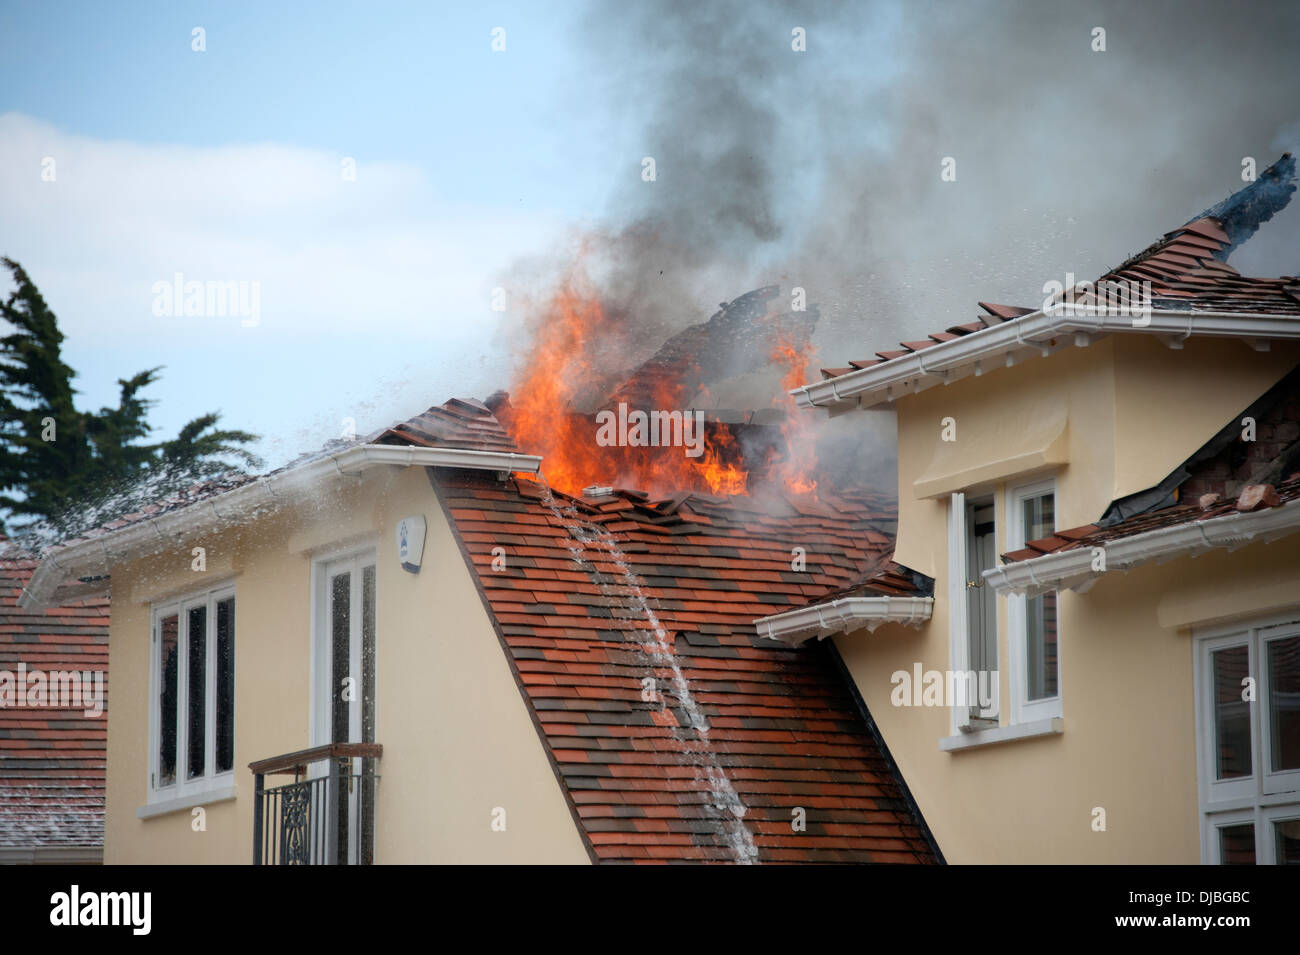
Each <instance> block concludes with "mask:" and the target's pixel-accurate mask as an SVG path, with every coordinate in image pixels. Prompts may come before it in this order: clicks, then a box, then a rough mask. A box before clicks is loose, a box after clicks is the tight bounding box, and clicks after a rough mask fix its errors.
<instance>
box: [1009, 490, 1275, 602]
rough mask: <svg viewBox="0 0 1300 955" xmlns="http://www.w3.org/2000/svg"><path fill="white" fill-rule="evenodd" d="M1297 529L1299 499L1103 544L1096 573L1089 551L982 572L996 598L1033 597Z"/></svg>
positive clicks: (1082, 587)
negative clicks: (1149, 565) (1152, 563)
mask: <svg viewBox="0 0 1300 955" xmlns="http://www.w3.org/2000/svg"><path fill="white" fill-rule="evenodd" d="M1297 530H1300V498H1296V499H1294V500H1291V501H1288V502H1287V503H1286V504H1283V505H1280V506H1279V507H1271V508H1268V509H1267V510H1262V511H1252V512H1248V513H1239V514H1225V515H1223V516H1222V517H1212V518H1209V519H1207V520H1203V521H1191V522H1188V523H1186V524H1176V525H1174V526H1173V527H1160V528H1156V529H1155V530H1151V531H1147V532H1145V533H1142V534H1133V535H1132V536H1130V537H1121V538H1118V539H1116V540H1113V541H1107V542H1104V543H1103V544H1102V545H1100V546H1101V548H1102V550H1103V551H1104V562H1103V563H1102V564H1101V566H1102V567H1103V568H1104V569H1101V570H1098V569H1096V565H1097V560H1096V557H1097V555H1096V554H1095V552H1094V551H1095V548H1092V547H1076V548H1073V549H1071V550H1066V551H1060V552H1059V553H1055V554H1044V555H1043V556H1042V557H1033V558H1030V559H1029V560H1021V561H1016V562H1015V563H1011V564H1003V565H1002V566H1000V567H995V568H993V569H992V570H987V571H985V572H984V575H983V576H984V579H985V581H987V582H988V583H989V585H990V586H992V587H993V589H994V590H995V591H996V592H997V593H999V594H1024V595H1026V596H1030V597H1032V596H1035V595H1036V594H1041V593H1045V592H1047V591H1049V590H1074V591H1077V592H1079V593H1083V592H1085V591H1087V590H1088V589H1089V588H1090V587H1091V586H1092V585H1093V584H1094V583H1096V582H1097V580H1099V579H1100V578H1101V577H1102V576H1104V575H1105V574H1106V573H1107V572H1109V571H1111V570H1124V571H1127V570H1131V569H1132V568H1134V567H1137V566H1139V565H1141V564H1146V563H1149V562H1150V561H1153V560H1156V561H1160V560H1169V559H1172V558H1175V557H1182V556H1185V555H1188V554H1197V553H1203V552H1205V551H1208V550H1214V549H1217V548H1227V549H1229V550H1233V549H1236V548H1237V547H1242V546H1244V545H1246V544H1249V543H1253V542H1255V541H1265V542H1267V541H1273V540H1277V539H1278V538H1280V537H1285V536H1286V535H1288V534H1293V533H1295V532H1296V531H1297Z"/></svg>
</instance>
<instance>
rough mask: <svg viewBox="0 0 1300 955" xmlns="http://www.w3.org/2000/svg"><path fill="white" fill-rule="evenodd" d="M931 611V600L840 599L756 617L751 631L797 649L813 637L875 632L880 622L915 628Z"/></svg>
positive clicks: (917, 598)
mask: <svg viewBox="0 0 1300 955" xmlns="http://www.w3.org/2000/svg"><path fill="white" fill-rule="evenodd" d="M933 610H934V598H933V597H885V596H881V597H841V598H840V599H838V600H831V601H828V602H826V603H819V604H810V605H808V606H807V607H800V608H798V609H797V610H787V611H786V612H785V613H778V614H772V615H771V616H767V617H760V618H758V619H757V620H755V621H754V628H755V629H756V630H757V631H758V634H759V636H761V637H766V638H768V639H770V640H779V641H781V642H782V643H786V644H789V645H790V646H798V645H799V644H801V643H803V642H805V641H806V640H808V639H809V638H811V637H814V636H815V637H817V638H818V639H824V638H826V637H828V636H830V635H831V634H835V633H846V632H848V631H850V630H860V629H863V628H865V629H867V630H868V631H871V632H875V630H876V628H877V627H879V626H880V625H881V624H882V623H902V624H905V625H908V626H913V627H919V626H920V625H921V624H923V623H924V622H925V621H927V620H929V619H930V614H931V613H932V612H933Z"/></svg>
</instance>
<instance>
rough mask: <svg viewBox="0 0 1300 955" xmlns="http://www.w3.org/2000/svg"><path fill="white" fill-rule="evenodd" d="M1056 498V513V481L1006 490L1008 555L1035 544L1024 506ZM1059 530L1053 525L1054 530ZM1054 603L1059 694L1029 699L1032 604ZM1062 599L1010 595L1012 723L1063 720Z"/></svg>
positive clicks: (1052, 594) (1053, 595)
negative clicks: (1031, 542)
mask: <svg viewBox="0 0 1300 955" xmlns="http://www.w3.org/2000/svg"><path fill="white" fill-rule="evenodd" d="M1049 494H1050V495H1051V496H1052V504H1053V512H1055V509H1056V507H1057V506H1058V505H1059V502H1058V500H1057V496H1056V479H1055V478H1045V479H1044V478H1039V479H1036V480H1034V481H1031V482H1028V483H1023V484H1014V485H1008V486H1007V489H1006V515H1007V538H1006V540H1007V552H1011V551H1016V550H1020V549H1021V548H1023V547H1024V546H1025V541H1026V540H1027V539H1028V540H1033V539H1034V538H1033V537H1030V536H1029V535H1028V533H1027V529H1026V527H1025V521H1024V504H1025V502H1026V501H1029V500H1032V499H1033V498H1036V497H1043V496H1046V495H1049ZM1055 528H1056V525H1055V522H1053V525H1052V530H1053V531H1054V530H1055ZM1044 599H1050V600H1051V601H1052V602H1053V604H1052V605H1053V611H1052V618H1053V627H1054V628H1055V630H1054V634H1053V636H1054V640H1055V647H1056V658H1055V669H1056V673H1055V678H1056V687H1055V690H1056V692H1055V694H1053V695H1052V696H1047V697H1042V698H1039V699H1030V695H1029V661H1028V656H1029V652H1028V647H1027V641H1028V637H1029V605H1030V601H1031V600H1044ZM1057 599H1058V595H1057V594H1056V592H1055V591H1049V592H1048V593H1047V594H1043V595H1041V596H1039V597H1034V598H1026V597H1025V596H1023V595H1019V594H1008V595H1007V656H1008V663H1009V666H1010V671H1011V672H1010V675H1009V676H1010V679H1009V683H1010V690H1011V714H1010V716H1011V722H1012V723H1013V724H1019V723H1038V722H1042V721H1044V720H1053V719H1058V718H1060V717H1061V716H1062V715H1063V714H1062V710H1061V693H1062V689H1061V683H1062V677H1063V674H1062V672H1061V671H1062V669H1063V668H1062V666H1061V643H1060V630H1059V621H1060V613H1059V609H1058V608H1057V607H1056V604H1055V601H1056V600H1057Z"/></svg>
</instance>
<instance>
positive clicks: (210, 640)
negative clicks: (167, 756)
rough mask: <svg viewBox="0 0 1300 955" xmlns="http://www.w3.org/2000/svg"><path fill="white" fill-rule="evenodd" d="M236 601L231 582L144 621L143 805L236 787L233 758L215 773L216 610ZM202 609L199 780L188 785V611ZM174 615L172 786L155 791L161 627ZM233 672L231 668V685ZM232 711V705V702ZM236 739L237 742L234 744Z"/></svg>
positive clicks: (177, 601) (154, 611)
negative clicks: (146, 646) (145, 740)
mask: <svg viewBox="0 0 1300 955" xmlns="http://www.w3.org/2000/svg"><path fill="white" fill-rule="evenodd" d="M234 596H235V585H234V583H233V582H229V583H225V584H220V585H218V586H216V587H209V588H205V589H204V590H199V591H193V592H190V593H188V594H185V595H183V596H180V597H173V598H171V599H169V600H166V601H160V602H159V603H155V604H153V605H152V607H151V609H150V620H149V633H150V638H149V760H148V770H147V776H148V778H147V779H146V780H145V783H146V786H145V792H146V793H147V805H154V804H158V803H164V802H172V801H175V800H184V799H186V798H188V797H192V796H200V795H206V794H213V793H226V792H229V791H230V790H231V789H232V787H233V786H234V784H235V771H236V767H237V766H238V765H239V763H238V759H237V758H236V759H235V760H234V761H233V762H232V764H231V767H230V769H228V770H226V771H224V772H220V773H218V772H216V771H215V770H216V759H217V746H216V739H217V720H216V712H217V710H216V703H217V610H216V607H217V604H218V603H220V602H222V601H224V600H227V599H230V598H233V597H234ZM198 606H204V607H206V608H207V612H206V615H205V628H206V630H207V633H206V634H205V642H204V650H205V657H206V659H205V662H204V672H205V673H206V674H207V685H206V687H205V688H204V692H205V698H204V708H203V713H204V722H205V726H204V734H205V738H204V772H203V775H202V776H198V777H195V778H194V779H188V778H186V777H187V770H188V764H189V719H188V704H189V652H188V650H189V621H188V611H189V610H190V609H192V608H194V607H198ZM172 615H175V616H176V618H177V620H176V624H177V628H176V639H177V658H176V780H175V782H173V783H170V784H168V785H166V786H160V785H158V781H159V780H160V779H161V778H162V773H161V771H160V764H159V758H160V755H161V754H160V753H159V748H160V743H161V741H162V709H161V707H162V698H161V692H162V678H161V677H162V673H161V668H162V627H161V623H162V620H163V619H164V618H165V617H170V616H172ZM238 657H239V602H238V600H236V601H235V658H236V660H238ZM237 681H238V668H237V666H236V682H237ZM231 705H232V706H233V705H234V701H233V700H232V701H231ZM237 739H238V736H236V740H237Z"/></svg>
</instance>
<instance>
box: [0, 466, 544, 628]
mask: <svg viewBox="0 0 1300 955" xmlns="http://www.w3.org/2000/svg"><path fill="white" fill-rule="evenodd" d="M541 464H542V459H541V458H540V457H538V456H537V455H532V454H516V453H514V452H509V451H470V450H465V449H461V448H421V447H414V446H410V445H390V444H359V445H355V446H353V447H350V448H345V449H344V450H342V451H336V452H334V453H333V454H328V455H325V456H324V457H321V458H316V459H315V460H312V461H308V462H306V463H305V464H302V465H299V466H298V467H294V468H289V469H287V470H284V471H279V472H276V473H274V474H268V475H266V476H265V477H260V478H257V479H256V480H254V481H250V482H248V483H247V484H241V485H240V486H239V487H236V488H232V489H230V490H229V491H225V492H223V493H221V494H216V495H213V496H212V497H209V498H203V499H201V500H198V501H195V502H194V503H193V504H189V505H186V506H184V507H179V508H177V509H176V510H174V511H168V512H167V513H165V514H160V515H159V516H158V517H153V518H147V519H145V520H142V521H137V522H135V523H132V524H128V525H127V526H126V527H122V528H119V529H118V530H115V531H110V532H109V533H107V534H101V535H99V536H97V537H92V538H90V539H88V540H84V541H78V542H75V543H72V544H67V545H63V546H58V547H55V548H52V549H51V551H50V552H49V553H48V554H46V555H44V556H42V558H41V562H40V564H38V565H37V567H36V570H35V572H34V573H33V574H32V578H31V580H30V581H29V582H28V584H27V587H26V588H25V589H24V590H23V593H22V595H21V596H20V597H19V598H18V605H19V606H20V607H23V608H25V609H27V608H32V609H39V608H43V607H46V606H49V605H50V604H51V603H52V602H53V601H54V600H55V591H56V590H58V589H59V587H61V586H63V585H65V584H69V583H72V582H74V581H76V580H78V579H79V578H82V577H107V575H108V574H109V572H110V568H111V567H112V564H113V563H114V562H115V561H121V560H123V559H125V558H134V557H143V556H147V555H148V554H151V553H156V552H158V551H160V550H164V549H166V548H168V547H172V546H174V545H175V544H176V543H177V542H178V540H179V539H180V537H181V535H183V534H186V533H204V532H206V531H209V530H211V529H214V528H218V527H226V526H230V525H231V524H235V523H238V522H240V521H242V520H246V519H248V518H250V517H252V516H254V515H256V514H257V513H259V512H261V511H263V510H267V509H272V510H273V509H275V508H278V507H279V506H281V505H282V504H284V503H287V501H288V495H289V494H290V493H291V492H293V491H294V490H296V489H300V488H302V487H305V486H308V485H312V484H316V483H317V482H320V481H323V480H328V479H331V478H339V477H352V478H355V477H360V476H361V475H362V474H364V473H365V472H367V471H369V470H372V469H373V468H377V467H386V466H397V467H443V468H461V469H469V470H477V471H496V472H499V473H513V472H525V473H529V474H536V473H537V471H538V470H539V469H540V467H541ZM106 588H107V582H105V588H104V589H106Z"/></svg>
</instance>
